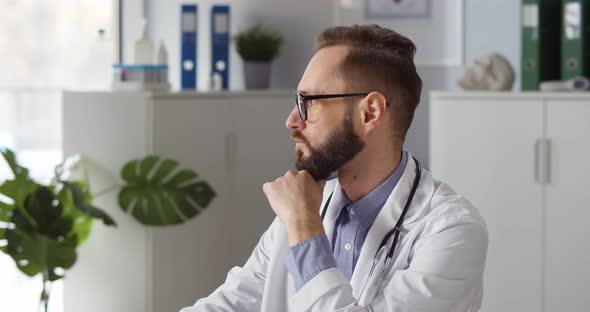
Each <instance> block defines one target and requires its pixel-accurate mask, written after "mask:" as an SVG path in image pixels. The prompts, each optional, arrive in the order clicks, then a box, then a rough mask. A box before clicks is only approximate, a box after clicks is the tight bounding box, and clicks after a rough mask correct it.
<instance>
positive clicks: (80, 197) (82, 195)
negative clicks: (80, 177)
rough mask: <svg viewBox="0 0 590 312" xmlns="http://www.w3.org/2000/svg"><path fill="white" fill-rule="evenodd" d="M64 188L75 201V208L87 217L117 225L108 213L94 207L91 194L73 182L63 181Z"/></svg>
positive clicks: (106, 223)
mask: <svg viewBox="0 0 590 312" xmlns="http://www.w3.org/2000/svg"><path fill="white" fill-rule="evenodd" d="M61 183H63V185H64V187H65V188H66V189H68V190H70V192H71V194H72V198H73V201H74V207H75V208H77V209H79V210H80V211H82V212H84V213H86V214H87V215H89V216H91V217H93V218H95V219H100V220H102V222H103V223H104V224H105V225H116V223H115V220H113V218H111V217H110V216H109V215H108V214H107V213H106V212H104V211H102V210H101V209H99V208H97V207H94V206H93V205H92V198H91V197H90V193H89V192H83V191H82V187H81V186H80V185H79V184H77V183H73V182H67V181H61Z"/></svg>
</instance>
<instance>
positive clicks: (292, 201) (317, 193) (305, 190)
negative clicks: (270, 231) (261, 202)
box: [262, 170, 326, 246]
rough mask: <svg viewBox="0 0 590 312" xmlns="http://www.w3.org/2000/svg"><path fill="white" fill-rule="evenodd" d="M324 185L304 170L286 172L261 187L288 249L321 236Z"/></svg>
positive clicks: (322, 229)
mask: <svg viewBox="0 0 590 312" xmlns="http://www.w3.org/2000/svg"><path fill="white" fill-rule="evenodd" d="M325 184H326V181H317V182H316V181H315V180H314V179H313V178H312V176H311V175H310V174H309V172H307V171H305V170H301V171H299V172H296V171H293V170H289V171H287V173H285V175H284V176H282V177H280V178H277V179H276V180H274V181H272V182H267V183H264V185H263V186H262V190H263V191H264V194H265V195H266V198H267V199H268V202H269V203H270V206H271V207H272V210H274V212H275V214H276V215H277V216H278V217H279V219H280V220H281V222H283V223H284V224H285V225H286V226H287V231H288V234H289V245H290V246H293V245H296V244H297V243H299V242H300V241H302V240H304V239H306V238H308V237H311V236H313V235H316V234H321V233H324V227H323V226H322V220H321V218H320V214H319V210H320V205H321V203H322V194H323V190H324V185H325Z"/></svg>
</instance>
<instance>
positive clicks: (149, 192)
mask: <svg viewBox="0 0 590 312" xmlns="http://www.w3.org/2000/svg"><path fill="white" fill-rule="evenodd" d="M0 154H1V156H2V157H3V158H4V160H6V163H7V164H8V166H9V167H10V169H11V171H12V174H13V177H12V179H8V180H5V181H2V182H1V183H0V195H2V196H0V251H1V252H4V253H6V254H7V255H9V256H10V257H11V258H12V259H13V260H14V262H15V265H16V267H17V268H18V269H19V270H20V271H21V272H23V273H24V274H26V275H28V276H31V277H32V276H35V275H38V274H40V275H41V276H42V278H43V288H42V291H41V296H40V302H39V305H40V307H41V309H43V310H45V311H47V308H48V303H49V298H50V292H51V284H52V282H54V281H57V280H59V279H62V278H64V276H65V273H66V272H65V271H66V270H68V269H70V268H71V267H72V266H73V265H74V264H75V262H76V259H77V248H78V247H79V246H80V245H81V244H83V243H84V242H85V241H86V240H87V239H88V237H89V235H90V231H91V229H92V224H93V221H94V219H99V220H101V221H102V222H103V223H104V224H105V225H107V226H114V225H115V221H114V220H113V219H112V218H111V217H110V216H109V215H108V214H107V213H105V212H104V211H103V210H101V209H99V208H97V207H96V206H94V204H93V198H97V197H99V196H102V195H105V194H107V193H110V192H111V191H115V190H118V191H119V193H118V202H119V206H120V208H121V209H122V210H123V211H125V212H126V213H128V214H131V215H132V216H133V217H134V218H135V219H136V220H137V221H139V222H140V223H142V224H145V225H173V224H180V223H183V222H185V221H187V220H189V219H191V218H193V217H195V216H196V215H198V214H199V213H200V212H201V211H202V210H203V209H204V208H206V207H207V206H208V205H209V203H210V202H211V201H212V199H213V198H214V197H215V192H214V191H213V189H212V188H211V187H210V186H209V184H208V183H207V182H205V181H199V180H197V173H196V172H194V171H192V170H190V169H178V162H176V161H174V160H172V159H160V158H159V157H157V156H148V157H145V158H143V159H138V160H131V161H129V162H128V163H127V164H125V165H124V166H123V168H122V169H121V177H122V179H123V184H120V185H114V186H112V187H108V188H107V189H106V190H102V191H99V192H97V193H94V194H93V193H91V191H90V185H89V180H88V178H89V174H88V171H87V170H86V169H87V166H85V165H84V162H85V161H84V159H83V158H82V157H81V156H79V155H75V156H72V157H70V158H68V159H66V161H64V163H63V164H61V165H58V166H57V167H56V168H55V176H54V178H53V179H52V181H51V182H50V183H49V184H47V185H43V184H40V183H38V182H36V181H34V180H33V179H32V178H31V177H30V176H29V170H28V169H27V168H25V167H23V166H21V165H19V164H18V162H17V159H16V155H15V154H14V152H12V151H11V150H9V149H5V148H2V147H0ZM80 171H82V172H80ZM162 203H170V204H168V205H165V204H162ZM175 207H176V208H177V209H175Z"/></svg>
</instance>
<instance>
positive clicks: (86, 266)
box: [2, 92, 151, 312]
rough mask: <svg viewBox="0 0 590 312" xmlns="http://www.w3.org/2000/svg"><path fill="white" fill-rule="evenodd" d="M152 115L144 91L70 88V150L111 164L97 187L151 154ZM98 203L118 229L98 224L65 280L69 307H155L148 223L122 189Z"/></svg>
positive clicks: (121, 311)
mask: <svg viewBox="0 0 590 312" xmlns="http://www.w3.org/2000/svg"><path fill="white" fill-rule="evenodd" d="M146 119H147V110H146V104H145V96H144V95H143V94H139V93H135V92H125V93H102V92H101V93H86V92H81V93H80V92H66V93H64V95H63V151H64V155H65V156H70V155H73V154H78V153H81V154H83V155H85V156H86V157H88V159H89V160H90V161H91V162H92V163H93V164H94V165H96V166H97V167H99V168H103V169H106V174H105V175H104V177H105V179H103V181H100V180H99V181H96V180H95V179H94V178H95V177H94V176H91V177H90V181H91V187H92V188H93V192H99V191H101V190H104V189H105V188H108V187H112V184H116V183H117V182H118V177H119V171H120V169H121V168H122V167H123V165H124V164H125V163H126V162H127V161H129V160H130V159H134V158H138V157H143V156H144V155H145V153H146V152H147V146H146V143H147V141H148V139H147V137H146V133H147V131H146V126H147V123H146ZM110 173H112V175H111V174H110ZM109 175H111V177H110V178H109V177H108V176H109ZM101 176H102V174H101ZM95 182H98V183H95ZM95 204H96V205H97V206H98V207H100V208H102V209H104V210H105V211H106V212H107V213H109V214H110V215H111V216H112V217H113V218H114V219H115V221H116V222H117V228H111V227H106V226H104V225H103V224H102V222H95V223H94V226H93V229H92V233H91V235H90V237H89V238H88V241H87V242H86V243H85V244H84V245H82V247H81V248H80V253H79V255H78V260H77V262H76V265H75V266H74V267H73V268H72V270H70V271H68V274H67V278H65V279H64V311H88V312H101V311H111V312H126V311H150V310H149V309H150V307H151V304H150V303H149V301H148V298H149V297H147V298H146V295H147V294H148V289H147V288H148V287H149V285H150V283H151V281H150V274H146V272H148V271H149V270H150V268H149V266H148V263H147V262H148V261H149V259H146V258H147V257H146V254H147V249H148V246H149V242H148V241H147V240H146V236H145V227H144V226H142V225H141V224H139V223H138V222H136V221H135V220H134V219H133V218H132V217H130V216H129V215H127V214H126V213H125V212H123V211H122V210H121V209H120V208H119V206H118V204H117V192H109V193H107V194H105V196H104V197H103V196H101V197H99V198H96V201H95ZM90 302H100V304H88V303H90ZM2 310H4V309H2Z"/></svg>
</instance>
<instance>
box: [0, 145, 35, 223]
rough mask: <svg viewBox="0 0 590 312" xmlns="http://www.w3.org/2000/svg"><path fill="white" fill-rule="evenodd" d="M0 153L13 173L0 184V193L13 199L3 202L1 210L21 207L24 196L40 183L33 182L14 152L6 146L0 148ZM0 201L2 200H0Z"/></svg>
mask: <svg viewBox="0 0 590 312" xmlns="http://www.w3.org/2000/svg"><path fill="white" fill-rule="evenodd" d="M0 153H1V154H2V156H3V157H4V159H5V160H6V162H7V163H8V166H9V167H10V169H11V170H12V172H13V173H14V178H13V179H11V180H6V181H4V183H2V184H0V194H2V195H4V196H6V197H8V198H10V199H12V200H13V202H12V203H5V202H3V203H4V204H5V205H6V206H3V207H1V208H2V210H12V209H14V208H15V207H23V205H24V201H25V198H26V197H27V196H28V195H29V194H30V193H32V192H33V191H34V190H36V189H37V188H38V187H39V186H40V185H39V184H37V183H35V181H33V180H32V179H31V178H30V177H29V170H27V169H26V168H24V167H21V166H20V165H19V164H18V163H17V162H16V156H15V154H14V152H12V151H11V150H9V149H6V148H0ZM0 202H2V201H1V200H0ZM0 218H1V216H0Z"/></svg>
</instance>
